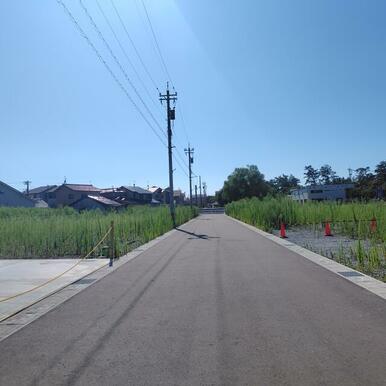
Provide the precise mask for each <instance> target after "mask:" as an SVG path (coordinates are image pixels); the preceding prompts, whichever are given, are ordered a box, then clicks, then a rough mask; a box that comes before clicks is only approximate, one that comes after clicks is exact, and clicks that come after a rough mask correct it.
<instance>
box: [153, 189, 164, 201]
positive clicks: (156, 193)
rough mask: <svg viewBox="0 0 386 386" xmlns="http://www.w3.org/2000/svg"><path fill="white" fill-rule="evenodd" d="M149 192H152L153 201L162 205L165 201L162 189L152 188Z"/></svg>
mask: <svg viewBox="0 0 386 386" xmlns="http://www.w3.org/2000/svg"><path fill="white" fill-rule="evenodd" d="M149 192H151V194H152V198H153V200H155V201H158V202H160V203H161V202H163V201H164V196H163V193H162V188H160V187H159V186H152V187H150V188H149Z"/></svg>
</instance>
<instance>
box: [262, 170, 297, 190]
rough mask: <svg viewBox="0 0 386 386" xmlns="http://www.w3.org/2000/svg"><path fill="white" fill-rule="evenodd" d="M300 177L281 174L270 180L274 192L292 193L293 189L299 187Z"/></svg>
mask: <svg viewBox="0 0 386 386" xmlns="http://www.w3.org/2000/svg"><path fill="white" fill-rule="evenodd" d="M299 182H300V181H299V179H298V178H296V177H295V176H293V175H292V174H290V175H289V176H287V175H286V174H282V175H281V176H278V177H275V178H274V179H273V180H271V181H270V182H269V184H270V185H271V186H272V189H273V192H274V193H278V194H290V192H291V189H295V188H298V187H299Z"/></svg>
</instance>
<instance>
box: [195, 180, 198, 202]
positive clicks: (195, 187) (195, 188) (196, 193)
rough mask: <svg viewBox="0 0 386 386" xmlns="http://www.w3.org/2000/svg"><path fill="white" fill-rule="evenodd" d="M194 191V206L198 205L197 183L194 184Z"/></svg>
mask: <svg viewBox="0 0 386 386" xmlns="http://www.w3.org/2000/svg"><path fill="white" fill-rule="evenodd" d="M194 192H195V196H196V206H198V198H197V185H194Z"/></svg>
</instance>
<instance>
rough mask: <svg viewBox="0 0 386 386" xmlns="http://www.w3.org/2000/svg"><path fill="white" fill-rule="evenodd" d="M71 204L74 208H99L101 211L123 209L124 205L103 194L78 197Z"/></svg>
mask: <svg viewBox="0 0 386 386" xmlns="http://www.w3.org/2000/svg"><path fill="white" fill-rule="evenodd" d="M71 206H72V207H73V208H74V209H76V210H93V209H100V210H102V211H107V210H122V209H124V206H123V205H121V204H119V203H118V202H116V201H113V200H110V199H109V198H106V197H103V196H92V195H88V196H87V197H83V198H80V199H79V200H78V201H75V202H74V203H72V204H71Z"/></svg>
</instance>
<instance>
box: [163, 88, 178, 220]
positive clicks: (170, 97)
mask: <svg viewBox="0 0 386 386" xmlns="http://www.w3.org/2000/svg"><path fill="white" fill-rule="evenodd" d="M159 99H160V101H161V103H162V102H163V101H166V114H167V120H168V157H169V189H170V192H169V193H170V203H169V206H170V215H171V216H172V221H173V226H174V227H175V226H176V213H175V208H174V187H173V145H172V124H171V122H172V121H174V120H175V118H176V114H175V110H174V108H173V109H171V108H170V101H172V102H174V103H175V101H176V100H177V93H170V91H169V82H168V83H167V84H166V94H161V93H160V94H159Z"/></svg>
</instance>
